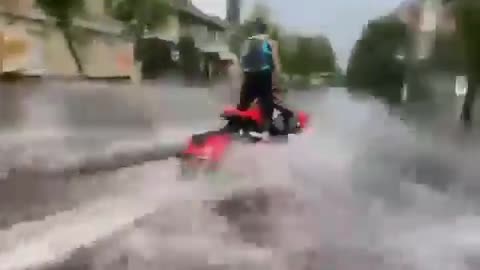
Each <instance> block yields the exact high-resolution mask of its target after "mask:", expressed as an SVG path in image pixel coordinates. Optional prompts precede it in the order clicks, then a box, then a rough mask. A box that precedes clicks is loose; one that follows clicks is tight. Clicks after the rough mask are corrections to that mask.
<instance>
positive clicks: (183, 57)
mask: <svg viewBox="0 0 480 270" xmlns="http://www.w3.org/2000/svg"><path fill="white" fill-rule="evenodd" d="M178 50H179V54H180V59H179V63H180V68H181V70H182V72H183V74H184V75H185V77H186V79H187V80H188V81H192V79H193V78H194V77H195V76H196V75H197V74H198V72H199V69H200V52H199V51H198V49H197V48H196V47H195V40H194V39H193V37H192V36H182V37H181V38H180V40H179V42H178Z"/></svg>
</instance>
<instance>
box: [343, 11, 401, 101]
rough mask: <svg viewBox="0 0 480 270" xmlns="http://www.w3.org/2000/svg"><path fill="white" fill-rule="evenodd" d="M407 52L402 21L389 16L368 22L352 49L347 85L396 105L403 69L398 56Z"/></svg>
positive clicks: (398, 98)
mask: <svg viewBox="0 0 480 270" xmlns="http://www.w3.org/2000/svg"><path fill="white" fill-rule="evenodd" d="M407 50H408V36H407V28H406V25H404V24H403V23H402V22H401V21H399V20H397V19H395V18H388V17H386V18H380V19H377V20H373V21H370V22H369V23H368V24H367V26H366V27H365V29H364V31H363V33H362V36H361V37H360V39H359V40H358V41H357V42H356V44H355V46H354V48H353V51H352V54H351V57H350V60H349V63H348V68H347V74H346V76H347V85H348V86H349V87H350V88H351V89H357V90H358V89H363V90H365V89H368V90H367V91H370V94H372V95H374V96H377V97H380V98H385V99H387V100H389V101H391V102H399V101H400V97H401V95H400V91H401V88H402V85H403V81H404V79H405V72H406V69H405V63H404V62H403V61H401V60H399V59H398V58H397V57H398V55H399V53H404V54H405V53H406V51H407Z"/></svg>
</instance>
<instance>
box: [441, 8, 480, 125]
mask: <svg viewBox="0 0 480 270" xmlns="http://www.w3.org/2000/svg"><path fill="white" fill-rule="evenodd" d="M449 2H450V3H451V4H452V7H451V8H452V9H453V14H454V18H455V24H456V27H457V32H458V34H459V36H460V37H461V40H462V42H463V53H464V57H465V64H466V74H467V81H468V87H467V95H466V97H465V102H464V104H463V108H462V114H461V120H462V121H463V122H464V124H465V126H466V127H470V126H471V124H472V120H473V119H472V118H473V117H472V114H473V105H474V103H475V98H476V95H477V91H478V86H479V80H480V34H479V33H478V27H479V26H480V1H475V0H452V1H444V3H449Z"/></svg>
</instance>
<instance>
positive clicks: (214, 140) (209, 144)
mask: <svg viewBox="0 0 480 270" xmlns="http://www.w3.org/2000/svg"><path fill="white" fill-rule="evenodd" d="M281 111H282V110H281V109H280V108H278V109H277V113H275V112H274V119H273V121H272V127H271V129H270V134H271V136H272V138H275V137H282V138H288V134H298V133H301V132H303V131H304V130H305V128H307V125H308V124H309V115H308V114H307V113H305V112H303V111H297V112H291V113H290V115H289V119H288V122H289V123H288V127H289V130H285V129H284V127H279V126H281V125H282V122H283V123H284V121H285V120H284V117H285V114H283V113H281ZM221 117H222V118H223V119H225V120H227V122H228V124H227V125H226V126H225V127H223V128H221V129H219V130H216V131H208V132H205V133H201V134H194V135H193V136H192V137H191V138H190V139H189V141H188V143H187V147H186V148H185V149H184V150H183V151H182V152H181V153H180V154H179V156H178V157H179V158H180V159H181V166H182V168H181V171H182V175H185V174H191V173H195V172H196V171H198V170H199V169H200V168H202V169H204V170H205V171H215V170H216V169H217V168H218V166H219V164H220V163H221V161H222V159H223V158H224V156H225V153H226V152H227V150H228V148H229V147H230V145H231V143H232V142H233V141H240V142H246V143H256V142H258V141H260V139H258V138H256V137H253V136H251V135H250V133H251V132H259V131H260V127H261V126H262V124H263V121H262V114H261V111H260V108H259V107H258V106H256V105H254V106H253V107H252V108H250V109H249V110H247V111H240V110H238V109H236V108H235V107H227V108H225V109H224V111H223V113H222V114H221ZM285 135H287V136H285Z"/></svg>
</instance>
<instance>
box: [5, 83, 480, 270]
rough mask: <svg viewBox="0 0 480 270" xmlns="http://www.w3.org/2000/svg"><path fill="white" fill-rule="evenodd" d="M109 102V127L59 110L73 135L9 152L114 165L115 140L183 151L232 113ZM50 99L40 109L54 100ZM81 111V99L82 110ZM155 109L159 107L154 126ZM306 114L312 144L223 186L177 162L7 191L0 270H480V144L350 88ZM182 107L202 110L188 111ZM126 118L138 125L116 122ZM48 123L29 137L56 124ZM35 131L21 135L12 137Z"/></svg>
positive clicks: (293, 144) (289, 149) (174, 93)
mask: <svg viewBox="0 0 480 270" xmlns="http://www.w3.org/2000/svg"><path fill="white" fill-rule="evenodd" d="M52 88H53V87H52ZM107 88H108V87H107ZM88 89H90V88H88ZM63 90H65V89H62V91H63ZM51 91H53V90H51ZM59 91H60V90H59ZM97 91H99V90H97ZM109 91H110V90H108V91H106V92H104V95H105V96H106V97H104V100H105V101H104V103H102V102H101V101H99V100H101V99H100V98H98V97H96V94H94V93H91V92H88V90H86V91H85V92H87V93H82V94H84V95H88V94H89V93H91V95H92V96H93V97H96V98H95V99H98V100H96V102H95V103H93V104H95V106H93V105H92V110H93V108H100V109H101V110H103V111H101V112H96V114H99V115H103V116H104V117H103V120H102V121H103V122H102V121H100V120H98V118H95V117H92V116H88V115H87V116H85V115H84V116H81V115H82V113H83V112H84V111H85V110H84V109H81V108H82V107H84V106H82V105H77V106H75V105H73V106H66V104H68V101H67V100H69V98H67V97H65V96H62V95H60V96H62V98H58V99H56V100H57V101H58V100H62V102H60V104H61V105H59V106H58V107H57V108H58V111H56V112H54V113H51V112H50V114H49V113H47V112H45V113H44V115H54V116H59V115H61V116H62V117H63V118H61V117H57V118H55V117H53V116H49V117H45V119H48V120H49V121H50V122H49V123H51V124H50V126H53V128H52V129H54V130H55V129H56V130H63V131H64V134H69V135H70V136H63V137H61V136H60V137H61V139H58V137H55V136H44V137H43V138H41V139H38V137H40V136H35V135H32V136H30V138H32V137H34V138H35V139H36V141H35V140H26V141H25V138H28V136H24V137H22V139H20V138H14V137H13V138H12V137H10V138H8V139H9V140H10V141H9V145H10V146H12V147H16V145H18V144H20V145H21V144H25V142H27V143H29V145H28V146H29V149H35V151H36V154H38V153H42V154H43V155H44V156H43V158H46V157H48V158H50V157H51V158H52V159H54V158H55V157H57V159H56V160H57V162H60V161H59V160H61V159H62V158H64V157H66V156H67V157H68V156H72V155H73V156H75V155H80V154H79V153H87V152H91V151H92V149H95V150H97V151H98V152H102V151H105V149H108V148H109V147H112V145H111V143H112V141H116V142H122V143H123V142H124V141H127V142H131V141H134V142H138V141H139V140H140V141H142V142H145V141H149V140H152V141H155V140H158V139H159V140H164V139H165V140H166V139H168V140H169V142H168V143H171V142H175V140H182V137H184V136H186V134H188V132H190V131H189V129H195V127H193V125H192V124H193V123H196V124H198V126H201V124H203V123H201V122H204V123H207V122H208V123H214V121H215V119H213V118H210V117H211V116H212V115H213V116H214V115H216V114H215V113H216V112H215V111H216V110H217V108H215V107H216V106H218V103H215V101H214V102H212V100H214V99H213V98H210V96H209V94H207V93H206V91H204V92H201V91H202V90H198V89H196V90H192V89H186V90H183V89H181V88H178V89H173V88H171V87H170V88H168V89H167V90H164V89H160V90H158V89H150V90H145V92H142V93H146V94H144V95H138V96H141V97H142V101H141V102H140V101H138V104H142V106H139V107H140V109H138V112H139V113H138V114H136V113H133V112H135V109H132V108H134V107H135V106H133V105H130V107H129V110H126V109H125V106H126V105H119V106H118V107H120V108H123V109H118V110H114V109H112V107H113V105H112V106H107V105H108V104H110V103H112V101H111V100H112V98H111V95H113V96H116V95H119V94H118V92H121V91H122V89H121V87H118V88H117V90H116V91H117V92H116V94H111V95H108V94H105V93H111V92H109ZM149 91H152V92H153V93H155V94H152V93H151V92H149ZM155 91H156V92H155ZM179 91H185V92H182V94H179ZM187 91H190V92H187ZM195 91H196V92H195ZM54 92H55V91H53V92H52V93H54ZM57 93H58V92H57ZM31 95H32V96H35V95H33V94H31ZM45 95H48V94H42V95H40V94H39V96H37V100H42V99H43V100H47V101H49V100H51V99H50V98H46V97H45ZM52 95H53V94H52ZM125 95H126V94H125ZM149 95H150V96H149ZM119 96H123V94H120V95H119ZM135 96H137V95H135ZM154 96H155V98H154ZM73 97H75V98H73ZM145 97H148V98H145ZM32 100H35V99H32ZM79 100H80V99H79V98H78V97H76V94H72V99H71V100H70V102H73V103H75V102H80V101H79ZM85 100H87V101H85ZM145 100H147V101H148V104H152V103H153V104H160V105H157V106H154V105H152V106H151V107H149V108H152V109H149V110H147V111H150V112H154V113H151V114H146V113H145V107H147V106H146V105H145V104H146V103H144V102H145ZM200 100H203V101H200ZM90 101H91V99H88V98H86V99H82V102H80V103H81V104H85V103H86V104H89V103H90ZM204 101H205V102H204ZM31 102H33V101H31ZM113 103H115V102H113ZM118 103H120V104H123V103H121V102H118ZM292 103H293V104H295V105H299V104H301V105H302V106H308V110H309V111H311V112H312V114H313V115H314V119H315V120H314V123H315V124H314V127H315V130H314V132H313V134H311V135H309V136H304V137H297V138H294V139H292V140H291V141H290V143H289V144H288V145H285V146H268V145H265V146H260V147H254V148H251V147H250V148H249V147H238V149H236V151H235V153H236V154H235V155H234V156H233V157H230V159H229V161H227V162H226V164H224V169H223V170H222V172H223V173H224V175H221V176H219V177H218V179H214V178H211V177H206V178H205V179H198V180H199V181H193V182H185V181H178V179H177V174H176V173H177V171H176V166H177V164H176V161H175V160H169V161H159V162H151V163H147V164H144V165H141V166H137V167H134V168H126V169H121V170H118V171H115V172H105V173H101V174H97V175H90V176H75V177H69V178H68V179H62V178H55V179H46V180H43V179H42V182H41V183H38V182H35V180H36V179H20V180H18V182H13V184H12V182H10V183H8V185H5V186H4V188H2V190H1V192H3V194H2V195H3V196H2V197H1V198H2V202H3V203H2V204H1V205H2V210H1V211H3V212H2V213H7V215H5V216H6V217H7V218H6V219H4V220H3V221H2V224H3V225H2V226H3V230H2V231H0V243H1V244H0V269H27V268H29V269H158V267H159V266H162V267H164V268H168V269H345V270H349V269H352V270H353V269H355V270H359V269H360V270H362V269H369V270H372V269H419V270H420V269H422V270H423V269H432V270H433V269H435V270H438V269H465V270H470V269H478V267H479V261H480V260H479V259H478V258H480V256H479V255H480V254H479V253H478V250H479V247H480V242H479V241H478V239H480V238H479V237H478V236H480V231H479V230H478V225H479V223H480V219H479V218H478V216H477V213H478V210H479V209H478V206H479V204H478V199H477V196H476V194H478V193H477V192H476V190H478V187H479V185H478V183H477V178H478V177H477V176H478V175H479V170H478V169H477V167H478V165H477V164H478V159H477V158H476V156H478V155H476V153H478V152H477V151H478V146H477V145H476V144H471V143H469V144H468V145H466V144H464V143H459V141H458V138H455V137H446V138H445V137H443V138H442V139H438V138H435V137H432V135H431V134H432V132H431V131H429V130H419V129H418V127H417V126H418V125H415V128H412V126H410V125H407V124H405V121H403V120H400V117H398V116H396V115H392V114H391V113H389V110H387V109H386V108H385V107H384V106H382V105H381V104H379V103H378V102H376V101H374V100H356V99H353V98H351V97H349V96H348V95H346V94H345V92H343V91H342V90H341V89H331V90H330V91H329V92H326V93H324V92H322V93H316V94H311V93H310V94H309V93H301V94H296V95H295V97H294V99H293V100H292ZM45 104H48V102H46V103H45ZM56 104H57V103H56ZM182 104H185V105H189V104H196V105H198V107H195V106H189V108H190V109H189V110H184V109H182V107H181V106H182ZM199 104H202V105H199ZM44 107H49V108H50V109H51V107H52V106H44ZM53 107H55V106H53ZM67 107H68V108H69V109H67ZM72 107H73V108H75V109H72ZM100 109H99V110H100ZM62 110H63V111H62ZM65 110H67V111H68V110H74V111H75V113H74V112H72V111H70V112H65ZM78 111H80V112H78ZM87 111H88V110H87ZM111 111H113V112H112V113H111V115H108V113H109V112H111ZM132 111H133V112H132ZM59 112H62V113H59ZM120 112H125V113H127V114H129V115H130V116H129V117H118V120H116V121H113V120H112V121H110V120H111V119H112V118H117V116H119V115H120ZM69 113H70V117H69V118H68V120H66V118H65V115H69ZM34 115H36V117H37V118H36V119H39V118H41V117H40V115H41V114H40V113H38V114H34ZM72 115H73V116H72ZM79 115H80V116H79ZM92 115H94V114H93V112H92ZM152 115H153V116H152ZM26 118H27V119H28V117H26ZM125 118H127V119H130V120H129V121H130V122H134V123H135V124H134V125H133V124H132V125H129V124H128V121H127V123H125V122H122V121H123V119H125ZM24 119H25V118H24ZM30 119H31V117H30ZM139 119H140V120H139ZM152 119H153V120H152ZM169 119H172V120H169ZM38 121H39V120H37V121H31V122H30V124H29V125H30V127H32V126H33V125H34V124H32V123H36V124H37V126H45V125H46V124H39V122H38ZM45 121H46V120H45ZM112 123H116V125H114V124H112ZM152 123H154V124H153V125H152ZM172 123H175V124H177V125H175V126H173V125H172ZM179 123H181V124H179ZM199 123H201V124H199ZM67 124H68V125H67ZM212 125H213V124H212ZM19 126H20V127H19ZM21 126H22V125H17V126H14V125H10V126H9V129H7V128H5V129H4V130H5V133H4V134H7V131H8V130H10V131H11V130H21V129H22V127H21ZM25 126H27V125H26V124H24V125H23V130H28V128H26V127H25ZM47 126H48V125H47ZM65 126H68V128H64V127H65ZM105 126H108V128H105ZM112 126H113V127H112ZM152 126H153V128H152ZM59 127H62V128H59ZM181 127H184V128H181ZM32 129H33V130H35V129H34V128H31V129H30V130H32ZM85 130H87V131H85ZM112 130H113V131H112ZM119 130H122V131H123V132H118V131H119ZM132 130H133V132H130V133H129V132H128V131H132ZM152 130H153V131H152ZM115 131H116V132H115ZM116 133H121V134H122V135H120V134H117V136H118V137H116V136H112V134H116ZM25 134H26V132H25ZM30 134H32V133H30ZM72 134H73V136H72ZM109 134H110V135H109ZM57 135H58V133H57ZM75 136H76V137H75ZM65 137H69V138H72V137H73V138H75V139H73V141H74V142H75V143H72V140H65V139H64V138H65ZM22 140H23V141H22ZM47 142H50V144H48V143H47ZM83 142H86V143H85V144H83ZM90 143H93V146H92V145H90V146H89V144H90ZM165 143H167V142H165ZM126 144H127V145H128V147H132V146H131V143H126ZM46 145H55V146H56V147H57V148H55V149H53V150H52V149H51V147H50V148H49V147H45V146H46ZM42 146H43V148H42ZM121 147H127V146H125V144H122V146H121ZM5 151H9V149H6V150H5ZM10 151H11V150H10ZM42 151H43V152H42ZM31 155H32V154H30V156H29V155H28V154H25V156H27V158H26V159H28V158H31ZM25 156H24V157H22V158H25ZM252 156H255V158H254V159H252V158H251V157H252ZM12 157H14V158H17V159H20V158H18V157H17V156H13V155H12ZM9 162H11V161H3V164H9ZM16 162H17V161H16ZM239 164H240V165H241V166H238V165H239ZM4 166H6V165H4ZM9 185H10V186H9ZM232 192H233V194H234V195H231V194H232ZM238 194H240V195H238ZM252 194H253V195H252ZM236 197H240V198H236ZM2 216H4V215H2ZM22 220H23V221H28V222H23V223H22V222H20V221H22Z"/></svg>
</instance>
